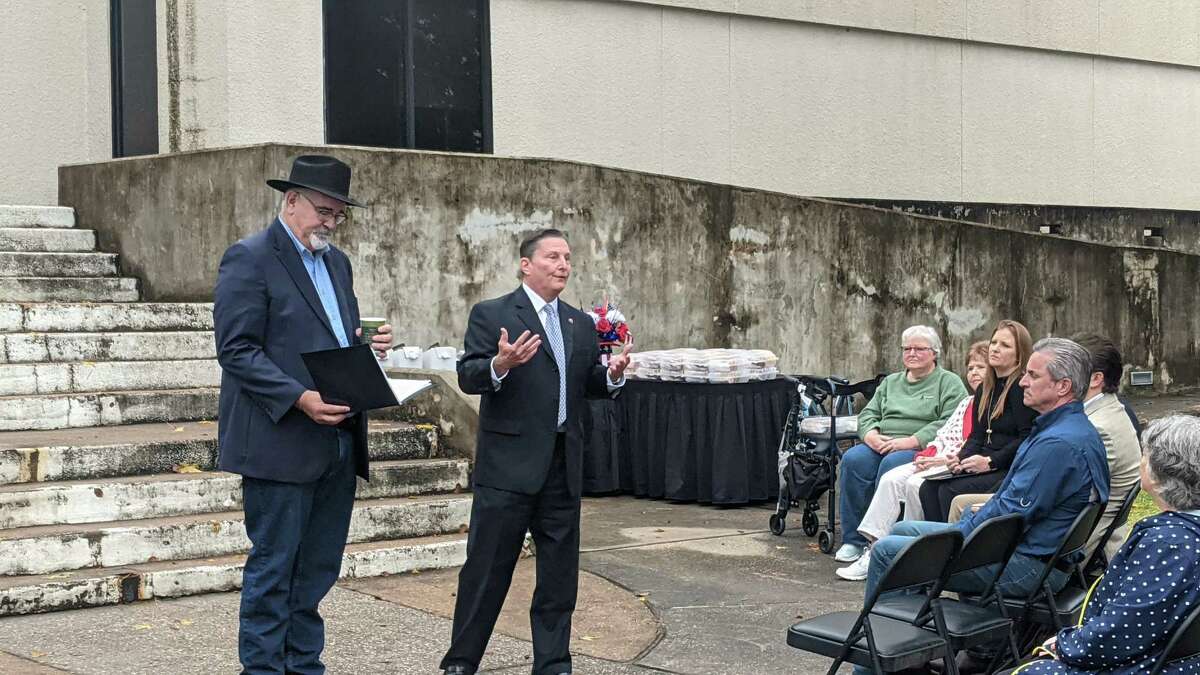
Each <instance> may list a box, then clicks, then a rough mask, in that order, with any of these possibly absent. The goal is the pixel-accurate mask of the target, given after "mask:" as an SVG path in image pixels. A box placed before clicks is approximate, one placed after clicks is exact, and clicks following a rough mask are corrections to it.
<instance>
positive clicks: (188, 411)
mask: <svg viewBox="0 0 1200 675" xmlns="http://www.w3.org/2000/svg"><path fill="white" fill-rule="evenodd" d="M217 394H218V391H217V390H216V389H175V390H159V391H123V392H114V393H95V394H47V395H39V396H9V397H4V398H0V431H25V430H31V429H67V428H72V427H96V426H110V425H114V424H138V423H141V422H168V421H176V422H186V421H189V420H206V419H214V418H215V417H216V416H217Z"/></svg>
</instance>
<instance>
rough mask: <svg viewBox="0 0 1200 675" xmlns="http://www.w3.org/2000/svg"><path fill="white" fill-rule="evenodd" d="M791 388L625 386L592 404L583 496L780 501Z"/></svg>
mask: <svg viewBox="0 0 1200 675" xmlns="http://www.w3.org/2000/svg"><path fill="white" fill-rule="evenodd" d="M795 392H796V388H795V386H794V385H792V384H790V383H788V382H787V381H786V380H782V379H779V380H769V381H766V382H747V383H744V384H691V383H684V382H659V381H651V380H632V379H631V380H629V381H628V382H627V383H626V384H625V387H624V389H623V391H622V392H621V395H620V396H618V397H617V398H616V399H614V400H608V399H604V400H596V401H591V402H590V405H589V412H590V414H588V415H585V419H584V426H585V430H586V431H587V432H588V434H589V438H588V444H587V446H586V449H585V452H584V469H583V471H584V477H583V481H584V482H583V489H584V491H585V492H587V493H589V494H599V493H612V492H629V493H633V494H635V495H638V496H643V497H655V498H661V499H671V500H678V501H698V502H703V503H711V504H745V503H747V502H754V501H763V500H767V499H774V498H775V497H776V496H777V495H778V494H779V477H778V470H777V466H778V464H777V458H776V452H777V449H778V447H779V438H780V435H781V434H782V433H783V424H784V421H785V420H786V419H787V413H788V409H789V407H790V406H791V402H792V397H793V396H794V394H795Z"/></svg>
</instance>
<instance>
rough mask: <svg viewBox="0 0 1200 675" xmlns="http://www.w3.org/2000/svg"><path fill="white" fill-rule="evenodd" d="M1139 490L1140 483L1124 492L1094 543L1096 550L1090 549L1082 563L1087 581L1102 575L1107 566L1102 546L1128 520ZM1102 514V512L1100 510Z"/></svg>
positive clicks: (1106, 558)
mask: <svg viewBox="0 0 1200 675" xmlns="http://www.w3.org/2000/svg"><path fill="white" fill-rule="evenodd" d="M1140 491H1141V485H1138V484H1135V485H1134V486H1133V488H1132V489H1130V490H1129V492H1127V493H1126V494H1125V501H1124V502H1123V503H1122V504H1121V508H1120V509H1119V510H1118V511H1117V514H1116V516H1114V517H1113V520H1112V522H1111V523H1109V524H1108V527H1107V528H1105V530H1104V536H1102V537H1100V540H1099V543H1097V544H1096V550H1094V551H1092V555H1091V557H1089V558H1088V561H1087V562H1086V563H1084V565H1083V576H1084V577H1085V578H1087V579H1088V580H1089V581H1095V580H1096V579H1098V578H1100V577H1102V576H1104V570H1105V569H1106V568H1107V567H1108V555H1107V554H1106V553H1105V552H1104V547H1105V545H1106V544H1108V540H1109V539H1112V536H1113V533H1114V532H1116V531H1117V530H1118V529H1119V528H1120V527H1121V526H1122V525H1124V524H1125V523H1127V522H1129V514H1130V513H1131V512H1132V511H1133V503H1134V502H1135V501H1137V496H1138V492H1140ZM1101 513H1102V514H1103V512H1101Z"/></svg>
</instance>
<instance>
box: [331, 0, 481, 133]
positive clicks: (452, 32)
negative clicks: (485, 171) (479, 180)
mask: <svg viewBox="0 0 1200 675" xmlns="http://www.w3.org/2000/svg"><path fill="white" fill-rule="evenodd" d="M323 10H324V21H325V25H324V36H325V140H326V142H328V143H336V144H345V145H367V146H376V147H387V148H414V149H421V150H453V151H460V152H491V151H492V120H491V98H492V97H491V57H490V44H489V30H490V28H489V25H488V19H489V14H488V0H324V6H323Z"/></svg>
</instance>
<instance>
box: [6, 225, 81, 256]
mask: <svg viewBox="0 0 1200 675" xmlns="http://www.w3.org/2000/svg"><path fill="white" fill-rule="evenodd" d="M95 248H96V233H95V232H93V231H91V230H65V229H47V228H33V227H22V228H16V227H7V228H0V251H91V250H93V249H95Z"/></svg>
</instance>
